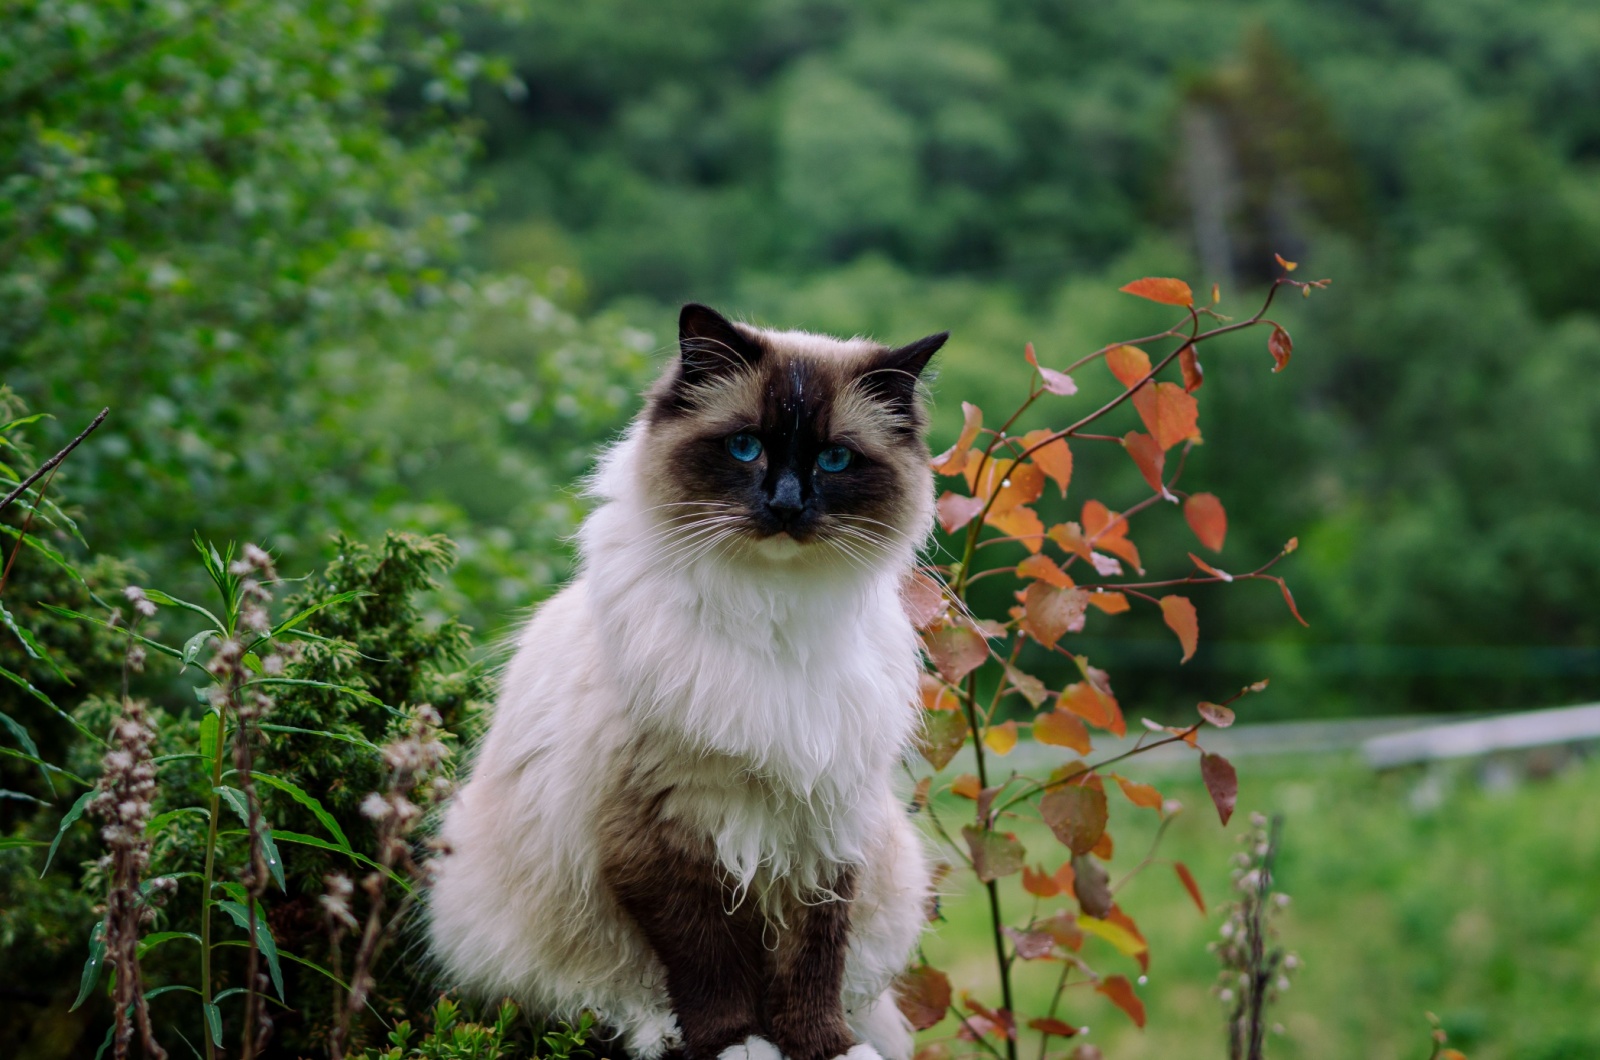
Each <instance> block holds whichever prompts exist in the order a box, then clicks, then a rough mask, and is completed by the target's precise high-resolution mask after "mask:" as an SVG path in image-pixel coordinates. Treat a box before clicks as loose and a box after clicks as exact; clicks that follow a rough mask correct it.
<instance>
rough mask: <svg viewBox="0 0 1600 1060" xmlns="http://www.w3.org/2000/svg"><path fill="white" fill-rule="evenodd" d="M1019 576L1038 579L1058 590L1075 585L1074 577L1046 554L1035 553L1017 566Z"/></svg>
mask: <svg viewBox="0 0 1600 1060" xmlns="http://www.w3.org/2000/svg"><path fill="white" fill-rule="evenodd" d="M1017 576H1018V577H1020V578H1037V579H1038V580H1039V581H1042V582H1044V583H1046V584H1047V585H1054V586H1055V587H1056V588H1058V589H1070V588H1072V587H1073V585H1074V584H1075V583H1074V582H1073V580H1072V576H1071V575H1070V574H1068V573H1067V572H1066V571H1064V570H1062V569H1061V568H1060V567H1059V566H1058V565H1057V564H1056V561H1055V560H1053V559H1051V558H1050V557H1049V556H1046V555H1045V554H1044V553H1042V552H1040V553H1035V554H1034V555H1032V556H1029V557H1028V558H1027V559H1025V560H1023V561H1022V562H1021V563H1019V564H1017Z"/></svg>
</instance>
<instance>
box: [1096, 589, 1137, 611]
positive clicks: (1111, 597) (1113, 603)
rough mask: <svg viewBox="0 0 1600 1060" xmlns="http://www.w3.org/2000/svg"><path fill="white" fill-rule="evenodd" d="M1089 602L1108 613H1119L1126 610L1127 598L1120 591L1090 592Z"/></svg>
mask: <svg viewBox="0 0 1600 1060" xmlns="http://www.w3.org/2000/svg"><path fill="white" fill-rule="evenodd" d="M1089 602H1090V603H1091V604H1093V605H1094V606H1095V607H1098V608H1099V609H1100V610H1102V611H1104V612H1105V613H1106V614H1108V615H1120V614H1122V612H1124V611H1126V610H1128V607H1129V604H1128V598H1127V597H1126V596H1124V595H1123V594H1122V593H1107V592H1092V593H1090V594H1089Z"/></svg>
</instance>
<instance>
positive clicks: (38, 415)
mask: <svg viewBox="0 0 1600 1060" xmlns="http://www.w3.org/2000/svg"><path fill="white" fill-rule="evenodd" d="M44 419H51V420H53V419H55V417H54V416H52V415H50V413H48V412H35V413H34V414H33V415H31V416H18V417H17V418H16V419H14V420H8V421H6V422H5V423H0V434H4V433H5V432H7V431H9V430H11V429H12V428H13V427H26V426H27V425H28V424H30V423H38V422H39V421H40V420H44Z"/></svg>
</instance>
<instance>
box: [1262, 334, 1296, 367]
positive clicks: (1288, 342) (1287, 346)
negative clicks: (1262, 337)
mask: <svg viewBox="0 0 1600 1060" xmlns="http://www.w3.org/2000/svg"><path fill="white" fill-rule="evenodd" d="M1267 352H1268V353H1270V354H1272V370H1273V371H1274V372H1281V371H1283V368H1284V366H1285V365H1286V364H1288V363H1289V355H1290V354H1291V353H1293V352H1294V340H1293V339H1291V338H1290V337H1289V333H1288V332H1287V331H1285V330H1283V329H1282V328H1281V327H1279V326H1278V325H1276V324H1274V325H1272V334H1271V335H1269V336H1268V337H1267Z"/></svg>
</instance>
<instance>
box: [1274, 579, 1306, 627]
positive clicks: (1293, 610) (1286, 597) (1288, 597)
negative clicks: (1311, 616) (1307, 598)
mask: <svg viewBox="0 0 1600 1060" xmlns="http://www.w3.org/2000/svg"><path fill="white" fill-rule="evenodd" d="M1272 580H1273V581H1275V582H1277V583H1278V588H1279V589H1282V590H1283V602H1284V603H1286V604H1288V605H1289V613H1290V614H1292V615H1293V616H1294V620H1295V621H1296V622H1298V623H1300V624H1301V625H1302V626H1310V625H1311V623H1309V622H1307V621H1306V620H1305V619H1303V618H1301V617H1300V609H1299V608H1298V607H1296V606H1294V594H1293V593H1291V592H1290V591H1289V583H1288V582H1286V581H1284V580H1283V579H1282V578H1273V579H1272Z"/></svg>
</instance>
